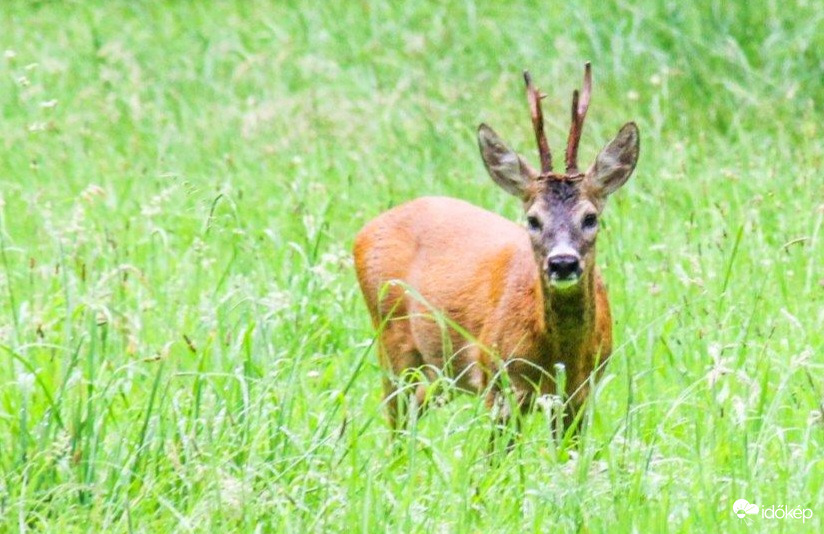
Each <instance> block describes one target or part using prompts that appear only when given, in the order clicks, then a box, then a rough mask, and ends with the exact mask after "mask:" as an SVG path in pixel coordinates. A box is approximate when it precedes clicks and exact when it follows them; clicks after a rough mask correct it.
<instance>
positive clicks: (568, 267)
mask: <svg viewBox="0 0 824 534" xmlns="http://www.w3.org/2000/svg"><path fill="white" fill-rule="evenodd" d="M548 263H549V269H548V270H549V275H550V276H551V277H552V278H555V279H556V280H567V279H569V278H577V277H578V276H580V275H581V262H580V261H578V258H576V257H575V256H570V255H568V254H564V255H562V256H553V257H551V258H549V262H548Z"/></svg>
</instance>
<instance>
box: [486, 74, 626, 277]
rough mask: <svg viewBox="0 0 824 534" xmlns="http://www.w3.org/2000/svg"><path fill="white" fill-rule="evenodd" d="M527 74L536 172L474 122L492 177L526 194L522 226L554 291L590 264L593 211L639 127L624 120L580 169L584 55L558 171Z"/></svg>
mask: <svg viewBox="0 0 824 534" xmlns="http://www.w3.org/2000/svg"><path fill="white" fill-rule="evenodd" d="M524 80H525V82H526V92H527V100H528V102H529V109H530V114H531V116H532V126H533V130H534V132H535V139H536V141H537V144H538V154H539V157H540V161H541V170H540V172H539V171H538V170H536V169H535V168H533V167H532V166H531V165H530V164H529V163H527V162H526V160H525V159H524V158H523V157H521V156H519V155H518V154H516V153H515V152H514V151H513V150H511V149H510V148H509V147H508V146H507V145H506V144H505V143H504V142H503V141H502V140H501V138H500V137H498V134H496V133H495V132H494V131H493V130H492V128H490V127H489V126H487V125H486V124H481V125H480V127H479V128H478V145H479V146H480V149H481V157H482V158H483V160H484V164H485V165H486V169H487V171H488V172H489V175H490V176H491V177H492V179H493V180H494V181H495V183H497V184H498V185H499V186H500V187H501V188H503V189H504V190H505V191H507V192H508V193H510V194H512V195H515V196H517V197H518V198H520V199H521V200H522V201H523V204H524V211H525V213H526V227H527V232H528V233H529V236H530V239H531V241H532V249H533V252H534V254H535V259H536V261H537V262H538V266H539V268H540V270H541V273H542V275H543V277H544V280H545V282H546V285H547V286H549V287H550V288H551V290H552V291H574V290H575V288H578V287H580V285H581V284H580V282H581V280H583V279H585V278H587V276H588V274H589V273H591V272H592V269H593V267H594V263H595V238H596V237H597V235H598V219H599V217H600V215H601V212H602V211H603V209H604V204H605V201H606V199H607V197H608V196H609V195H610V194H612V193H613V192H615V191H616V190H617V189H618V188H619V187H621V186H622V185H624V183H626V181H627V179H629V177H630V175H631V174H632V171H633V170H634V169H635V164H636V162H637V161H638V150H639V142H640V138H639V132H638V127H637V126H636V125H635V123H633V122H628V123H626V124H625V125H624V126H623V127H622V128H621V130H620V131H619V132H618V135H616V136H615V138H614V139H613V140H612V141H610V142H609V143H608V144H607V145H606V146H605V147H604V148H603V149H602V150H601V152H600V153H599V154H598V157H597V158H595V162H594V163H593V164H592V165H591V166H590V167H589V169H588V170H587V171H586V172H581V171H580V170H579V169H578V161H577V160H578V144H579V142H580V140H581V132H582V130H583V126H584V118H585V117H586V113H587V108H588V107H589V100H590V94H591V90H592V72H591V68H590V64H589V63H587V64H586V67H585V71H584V87H583V90H582V92H581V93H580V94H579V93H578V91H577V90H576V91H574V92H573V94H572V124H571V126H570V129H569V137H568V139H567V148H566V158H565V160H566V162H565V163H566V172H564V173H556V172H554V171H553V170H552V154H551V152H550V149H549V144H548V143H547V140H546V135H545V133H544V119H543V113H542V111H541V99H542V98H543V95H541V94H540V93H539V91H538V89H536V88H535V87H534V86H533V85H532V79H531V77H530V75H529V72H524Z"/></svg>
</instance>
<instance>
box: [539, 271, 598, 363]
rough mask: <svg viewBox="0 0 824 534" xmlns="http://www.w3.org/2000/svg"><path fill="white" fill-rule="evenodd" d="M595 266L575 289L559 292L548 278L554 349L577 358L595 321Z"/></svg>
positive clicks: (545, 287)
mask: <svg viewBox="0 0 824 534" xmlns="http://www.w3.org/2000/svg"><path fill="white" fill-rule="evenodd" d="M594 273H595V269H594V267H590V268H589V269H587V270H586V271H584V273H583V274H582V275H581V281H580V283H579V284H578V286H576V287H575V288H570V289H568V290H565V291H558V290H556V289H554V288H552V287H549V286H548V284H547V282H546V281H544V282H543V283H542V285H543V293H544V321H545V325H546V331H547V334H548V336H549V339H550V340H551V346H552V348H553V349H554V350H553V352H554V353H555V354H556V355H557V356H558V357H559V358H560V359H562V360H566V359H574V358H576V357H577V355H578V354H579V353H580V352H581V350H582V349H583V347H584V346H586V345H587V344H588V341H589V337H590V335H591V333H592V329H593V325H594V322H595V274H594Z"/></svg>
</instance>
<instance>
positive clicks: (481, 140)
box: [478, 124, 538, 199]
mask: <svg viewBox="0 0 824 534" xmlns="http://www.w3.org/2000/svg"><path fill="white" fill-rule="evenodd" d="M478 147H479V148H480V149H481V158H482V159H483V160H484V165H486V170H487V171H488V172H489V176H491V177H492V180H494V181H495V183H496V184H498V185H499V186H500V187H501V188H502V189H503V190H504V191H506V192H507V193H509V194H511V195H515V196H516V197H518V198H520V199H526V197H527V192H528V189H529V185H530V183H532V181H533V180H534V179H535V178H536V177H537V176H538V172H537V171H535V169H533V168H532V167H531V166H530V165H529V164H528V163H527V162H526V161H524V159H523V158H522V157H521V156H519V155H518V154H516V153H515V152H514V151H512V150H511V149H510V148H509V147H508V146H506V144H505V143H504V142H503V141H502V140H501V138H500V137H498V134H496V133H495V131H494V130H493V129H492V128H490V127H489V126H487V125H486V124H481V125H480V126H479V127H478Z"/></svg>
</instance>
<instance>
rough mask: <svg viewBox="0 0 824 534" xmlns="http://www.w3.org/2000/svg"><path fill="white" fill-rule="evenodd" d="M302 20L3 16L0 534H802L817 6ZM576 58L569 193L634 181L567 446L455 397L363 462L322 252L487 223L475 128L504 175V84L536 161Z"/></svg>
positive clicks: (716, 4) (815, 337)
mask: <svg viewBox="0 0 824 534" xmlns="http://www.w3.org/2000/svg"><path fill="white" fill-rule="evenodd" d="M289 4H293V5H289ZM328 4H329V5H327V3H320V2H317V3H315V2H294V3H291V2H278V3H277V4H274V3H268V2H237V3H231V2H214V3H208V2H72V3H69V2H66V3H61V2H19V1H9V2H4V3H3V5H2V7H0V52H2V51H6V52H5V56H4V57H0V131H2V140H0V146H1V147H2V158H0V196H1V198H2V202H0V206H2V208H0V248H2V255H0V314H2V315H0V317H1V319H0V532H18V531H19V532H24V531H31V532H35V531H37V532H40V531H45V532H61V533H62V532H110V531H112V532H126V531H132V532H147V533H148V532H171V531H179V532H189V531H195V532H229V531H240V532H295V533H304V532H347V533H348V532H376V533H377V532H459V533H476V532H477V533H480V532H484V533H486V532H536V533H538V532H728V531H732V532H759V531H764V532H766V531H769V532H804V531H809V532H820V531H821V530H822V528H823V525H824V523H823V522H822V519H821V518H822V517H824V454H822V451H824V420H822V402H824V244H822V241H824V235H822V234H823V233H824V228H822V226H824V180H822V175H823V174H824V112H822V109H824V9H822V7H821V5H820V3H818V2H814V1H811V0H790V1H788V2H783V3H781V2H775V1H768V2H761V1H754V2H730V1H713V0H701V1H698V2H670V1H660V2H656V1H653V0H648V1H644V2H603V1H597V0H583V1H581V2H574V3H572V2H570V3H551V5H550V4H549V3H540V4H539V3H537V2H535V3H527V4H518V5H511V6H504V5H503V3H486V2H484V3H481V2H475V1H474V0H464V1H457V0H456V1H446V2H431V3H430V2H427V3H424V2H408V3H401V2H386V1H382V0H375V1H370V2H346V3H340V4H342V5H339V6H337V7H333V6H332V3H328ZM336 4H337V3H336ZM586 60H591V61H592V62H593V65H594V75H595V86H594V93H593V102H592V106H591V107H590V112H589V117H588V122H587V126H586V129H585V132H584V139H583V140H582V146H581V160H582V162H586V163H588V162H589V161H591V160H592V158H593V157H594V155H595V154H596V152H597V150H598V148H599V147H600V146H602V145H603V144H604V143H605V142H606V141H607V140H608V139H610V138H611V137H612V136H613V135H614V134H615V132H616V131H617V130H618V128H619V127H620V125H621V124H623V123H624V122H625V121H627V120H635V121H636V122H637V123H638V124H639V126H640V129H641V134H642V149H641V160H640V163H639V166H638V168H637V170H636V172H635V175H634V176H633V178H632V179H631V180H630V182H629V183H628V185H627V186H626V187H625V188H624V189H622V190H621V192H620V193H619V194H617V195H615V198H613V199H612V200H611V202H610V205H609V206H608V208H607V211H606V213H605V227H604V229H603V231H602V233H601V237H600V240H599V243H600V248H599V263H600V265H601V267H602V269H603V271H604V275H605V277H606V279H607V282H608V284H609V289H610V294H611V303H612V308H613V314H614V319H615V338H616V350H615V352H614V355H613V358H612V360H611V362H610V364H609V366H608V368H607V370H606V373H605V376H604V379H603V381H602V382H601V386H600V387H599V389H598V391H597V394H596V395H595V396H594V398H593V401H594V402H593V403H591V404H590V407H591V408H592V409H591V410H590V411H589V412H588V413H587V423H588V428H587V430H586V431H585V432H584V434H583V435H582V439H581V444H580V447H579V448H576V449H573V450H558V449H557V447H556V445H555V444H554V442H553V441H552V440H551V438H550V432H549V429H548V427H547V421H546V419H545V417H544V416H543V415H541V414H535V415H533V416H530V417H529V418H528V419H527V421H526V428H525V431H524V436H523V439H522V440H521V441H520V442H519V443H518V445H517V446H516V448H515V450H514V451H513V452H512V453H511V454H509V455H508V456H506V457H503V458H501V459H500V460H499V461H498V462H497V463H496V462H492V463H491V462H490V461H489V459H488V458H487V457H486V452H487V451H486V444H487V439H488V431H489V417H488V415H487V414H486V411H485V410H484V408H483V406H482V402H481V401H480V400H478V399H474V398H470V397H465V398H461V399H458V400H456V401H455V402H454V403H452V404H450V405H449V406H447V407H445V408H442V409H439V410H436V411H434V412H432V413H431V414H429V415H427V417H426V418H425V419H423V420H421V421H420V422H419V423H418V424H417V425H415V426H414V427H413V428H412V431H411V432H410V435H409V436H408V437H405V438H402V439H401V440H400V442H399V444H400V451H394V452H393V449H392V446H391V440H390V432H389V430H388V429H387V427H386V425H385V423H384V421H383V418H382V409H381V399H380V376H381V373H380V369H379V368H378V366H377V363H376V358H375V355H374V351H373V350H372V348H371V346H370V344H371V341H372V336H373V332H372V330H371V326H370V324H369V321H368V315H367V313H366V309H365V307H364V305H363V303H362V300H361V297H360V295H359V293H358V291H357V287H356V283H355V278H354V273H353V269H352V265H351V257H350V252H349V250H350V246H351V242H352V238H353V237H354V235H355V233H356V232H357V230H358V229H359V228H360V226H361V225H362V224H363V223H364V222H366V221H367V220H368V219H370V218H371V217H373V216H375V215H377V214H378V213H380V212H381V211H383V210H384V209H386V208H387V207H389V206H392V205H396V204H398V203H400V202H403V201H405V200H407V199H411V198H414V197H415V196H418V195H424V194H446V195H451V196H456V197H460V198H463V199H467V200H469V201H471V202H473V203H475V204H477V205H480V206H483V207H485V208H487V209H490V210H492V211H495V212H499V213H503V214H505V215H506V216H508V217H510V218H517V217H519V216H520V207H519V206H518V203H517V201H515V200H513V199H511V198H509V197H507V195H506V194H505V193H503V192H501V191H500V190H499V189H498V188H496V187H495V186H494V185H493V184H492V182H491V181H490V180H489V179H488V177H487V176H486V174H485V172H484V170H483V166H482V163H481V161H480V158H479V156H478V153H477V147H476V143H475V139H474V131H475V128H476V126H477V124H478V123H479V122H481V121H485V122H488V123H490V124H491V125H493V126H494V127H495V128H496V130H497V131H498V132H499V133H501V135H503V136H504V137H505V138H507V139H508V140H510V142H511V143H512V144H513V146H515V147H517V148H518V149H519V150H520V151H521V152H523V153H525V154H526V155H527V156H528V157H529V158H530V159H532V160H533V161H534V160H535V158H534V155H535V150H534V148H533V142H532V139H531V131H530V126H529V118H528V113H527V108H526V102H525V98H524V94H523V88H522V80H521V77H520V73H521V70H522V69H524V68H529V69H530V70H531V71H532V73H533V76H534V78H535V80H536V82H537V84H538V85H539V86H540V87H541V88H542V89H543V90H544V92H546V93H547V94H548V95H549V98H548V99H547V100H545V104H544V105H545V113H546V114H547V119H548V132H549V138H550V143H551V144H552V145H554V146H555V147H556V150H558V148H557V147H560V146H561V141H562V139H564V137H565V132H566V128H567V120H568V105H569V104H568V103H569V97H570V93H571V91H572V89H573V88H574V87H575V86H576V85H577V84H579V83H580V76H581V72H582V65H583V63H584V61H586ZM482 232H483V229H479V238H482ZM187 339H188V341H187ZM739 498H745V499H747V500H748V501H750V502H755V503H758V504H759V505H761V506H762V507H763V506H771V505H775V506H778V505H786V506H788V507H791V508H795V507H796V506H801V507H802V508H810V509H812V510H813V512H814V517H813V518H812V520H808V521H807V522H806V523H805V524H804V525H802V524H801V522H800V520H768V519H764V518H761V517H758V518H755V519H752V520H751V521H750V525H749V526H747V525H745V524H744V523H743V522H742V521H741V520H739V519H738V518H737V517H735V516H734V515H733V514H732V503H733V502H734V501H735V500H737V499H739Z"/></svg>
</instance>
